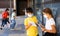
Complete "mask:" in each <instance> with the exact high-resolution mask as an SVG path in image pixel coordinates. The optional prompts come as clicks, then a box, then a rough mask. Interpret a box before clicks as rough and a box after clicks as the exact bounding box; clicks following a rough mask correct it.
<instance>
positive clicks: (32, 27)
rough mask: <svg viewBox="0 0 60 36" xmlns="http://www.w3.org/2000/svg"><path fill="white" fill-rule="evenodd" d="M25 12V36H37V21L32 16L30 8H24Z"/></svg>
mask: <svg viewBox="0 0 60 36" xmlns="http://www.w3.org/2000/svg"><path fill="white" fill-rule="evenodd" d="M26 10H27V16H28V17H27V18H26V19H25V20H24V25H25V29H26V31H27V36H39V35H38V28H37V25H36V24H37V23H38V20H37V18H36V16H34V15H33V10H32V8H26Z"/></svg>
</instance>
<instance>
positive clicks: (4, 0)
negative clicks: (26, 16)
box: [0, 0, 13, 8]
mask: <svg viewBox="0 0 60 36" xmlns="http://www.w3.org/2000/svg"><path fill="white" fill-rule="evenodd" d="M11 1H12V3H11V5H12V8H13V0H11ZM0 8H10V0H0Z"/></svg>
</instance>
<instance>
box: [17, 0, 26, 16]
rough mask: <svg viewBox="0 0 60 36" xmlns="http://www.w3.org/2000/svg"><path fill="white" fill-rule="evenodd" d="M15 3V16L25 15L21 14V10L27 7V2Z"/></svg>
mask: <svg viewBox="0 0 60 36" xmlns="http://www.w3.org/2000/svg"><path fill="white" fill-rule="evenodd" d="M16 2H17V3H16V5H17V7H16V8H17V16H20V15H25V12H23V9H25V8H26V7H27V0H17V1H16Z"/></svg>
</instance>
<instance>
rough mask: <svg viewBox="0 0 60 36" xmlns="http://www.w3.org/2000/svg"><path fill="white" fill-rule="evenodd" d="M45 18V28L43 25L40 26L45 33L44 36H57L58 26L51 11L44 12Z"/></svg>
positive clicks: (47, 9)
mask: <svg viewBox="0 0 60 36" xmlns="http://www.w3.org/2000/svg"><path fill="white" fill-rule="evenodd" d="M43 16H44V17H45V18H46V24H45V27H44V26H43V25H40V26H41V29H42V31H43V32H45V34H44V35H43V36H56V26H55V21H54V19H53V15H52V11H51V9H50V8H45V9H44V10H43Z"/></svg>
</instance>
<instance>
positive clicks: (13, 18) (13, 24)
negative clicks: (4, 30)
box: [10, 10, 16, 30]
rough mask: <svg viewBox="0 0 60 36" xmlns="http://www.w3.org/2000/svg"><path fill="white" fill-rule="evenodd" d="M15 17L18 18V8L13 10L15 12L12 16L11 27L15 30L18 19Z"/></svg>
mask: <svg viewBox="0 0 60 36" xmlns="http://www.w3.org/2000/svg"><path fill="white" fill-rule="evenodd" d="M15 18H16V10H13V13H12V16H11V25H10V28H11V29H12V30H14V28H15V25H16V20H15Z"/></svg>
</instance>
